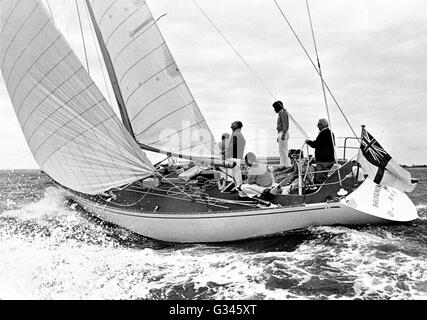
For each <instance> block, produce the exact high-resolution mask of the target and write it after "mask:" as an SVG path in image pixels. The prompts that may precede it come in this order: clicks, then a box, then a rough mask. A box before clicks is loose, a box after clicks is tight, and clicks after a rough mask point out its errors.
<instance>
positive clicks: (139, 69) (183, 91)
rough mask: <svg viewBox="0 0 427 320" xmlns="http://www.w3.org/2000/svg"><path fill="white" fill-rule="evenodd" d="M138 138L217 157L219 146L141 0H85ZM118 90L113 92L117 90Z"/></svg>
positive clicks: (166, 150)
mask: <svg viewBox="0 0 427 320" xmlns="http://www.w3.org/2000/svg"><path fill="white" fill-rule="evenodd" d="M87 3H88V6H89V9H90V10H91V11H92V13H93V16H94V19H95V21H94V25H96V27H97V28H99V30H100V33H101V36H102V39H101V40H100V39H98V40H100V41H102V42H103V44H104V45H105V47H106V49H107V50H108V55H109V57H108V58H109V59H110V60H111V64H112V67H113V68H114V72H115V78H116V81H117V83H118V86H119V89H120V94H121V95H122V97H123V103H124V106H125V107H126V111H127V114H128V117H129V120H130V123H131V125H132V130H133V133H134V135H135V138H136V140H137V141H138V142H139V143H140V144H142V145H146V146H148V147H150V148H153V149H156V150H159V151H161V152H164V153H172V154H175V155H180V156H181V155H182V156H185V157H188V158H221V156H220V152H219V148H218V146H217V144H216V143H215V139H214V138H213V136H212V133H211V131H210V130H209V127H208V125H207V123H206V120H205V119H204V117H203V115H202V113H201V111H200V109H199V107H198V105H197V103H196V102H195V100H194V98H193V96H192V94H191V92H190V90H189V88H188V86H187V84H186V82H185V80H184V78H183V76H182V75H181V73H180V70H179V68H178V66H177V64H176V62H175V60H174V58H173V57H172V55H171V53H170V51H169V49H168V46H167V44H166V42H165V40H164V38H163V36H162V34H161V32H160V30H159V28H158V26H157V23H156V21H155V20H154V19H153V16H152V14H151V12H150V9H149V8H148V6H147V4H146V2H145V1H143V0H137V1H135V0H121V1H116V0H88V1H87ZM116 95H117V93H116Z"/></svg>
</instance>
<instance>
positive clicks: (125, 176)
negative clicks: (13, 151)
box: [0, 0, 154, 194]
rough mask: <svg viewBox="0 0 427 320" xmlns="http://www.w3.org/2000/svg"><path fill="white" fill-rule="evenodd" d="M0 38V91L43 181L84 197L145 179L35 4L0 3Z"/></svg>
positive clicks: (133, 152)
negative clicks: (0, 88) (2, 88)
mask: <svg viewBox="0 0 427 320" xmlns="http://www.w3.org/2000/svg"><path fill="white" fill-rule="evenodd" d="M34 8H36V9H34ZM1 30H2V33H1V36H0V49H1V50H0V57H1V61H2V62H3V64H2V66H1V71H2V74H3V77H4V79H5V83H6V87H7V89H8V92H9V95H10V97H11V101H12V104H13V106H14V108H15V113H16V115H17V118H18V120H19V123H20V125H21V128H22V130H23V133H24V136H25V138H26V140H27V143H28V145H29V147H30V149H31V151H32V153H33V156H34V158H35V160H36V161H37V163H38V164H39V165H40V167H41V168H42V169H43V170H44V171H45V172H46V173H47V174H49V175H50V176H51V177H52V178H53V179H54V180H56V181H57V182H58V183H60V184H62V185H64V186H66V187H68V188H70V189H73V190H76V191H79V192H83V193H87V194H97V193H100V192H103V191H105V190H108V189H110V188H114V187H119V186H123V185H126V184H128V183H132V182H134V181H136V180H139V179H142V178H145V177H147V176H150V175H152V174H153V172H154V167H153V166H152V164H151V163H150V161H149V160H148V159H147V157H146V156H145V154H144V153H143V152H142V150H141V149H140V148H139V146H138V145H137V143H136V142H135V140H133V138H132V137H131V135H130V134H129V133H128V132H127V131H126V129H125V128H124V126H123V124H122V123H121V122H120V120H119V119H118V117H117V116H116V115H115V113H114V111H113V110H112V108H111V106H110V105H109V104H108V103H107V101H106V100H105V98H104V96H103V95H102V93H101V92H100V90H99V89H98V88H97V86H96V85H95V83H94V82H93V80H92V79H91V78H90V76H89V75H88V73H87V71H86V70H85V68H84V67H83V65H82V63H81V62H80V61H79V59H78V57H77V55H76V54H75V52H74V51H73V50H72V49H71V47H70V46H69V45H68V43H67V42H66V40H65V39H64V37H63V36H62V34H61V33H60V32H59V31H58V29H57V28H56V26H55V25H54V23H53V21H52V20H51V19H50V18H49V15H48V13H47V11H46V9H45V8H44V6H43V4H41V3H40V1H39V0H25V1H17V0H2V1H1Z"/></svg>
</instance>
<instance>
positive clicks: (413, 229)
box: [0, 187, 427, 300]
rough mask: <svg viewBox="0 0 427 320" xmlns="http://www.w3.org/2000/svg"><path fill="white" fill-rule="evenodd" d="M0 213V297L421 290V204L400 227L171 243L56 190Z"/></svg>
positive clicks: (407, 293) (425, 289)
mask: <svg viewBox="0 0 427 320" xmlns="http://www.w3.org/2000/svg"><path fill="white" fill-rule="evenodd" d="M43 190H44V193H45V194H44V196H43V197H41V198H40V200H38V201H35V202H30V203H27V202H26V203H24V204H21V203H20V201H19V199H16V198H13V199H10V200H12V201H14V202H15V204H13V205H11V206H10V207H9V208H6V210H5V211H3V212H2V213H0V257H2V258H1V259H0V299H280V300H282V299H425V298H427V262H426V261H427V259H426V257H427V249H426V246H425V243H426V241H427V239H426V230H427V223H426V222H425V217H426V206H425V205H424V204H418V205H417V209H418V211H419V213H420V216H422V220H420V221H419V222H416V223H412V224H410V225H406V226H389V227H364V228H345V227H315V228H309V229H307V230H303V231H294V232H288V233H285V234H283V235H281V236H277V237H273V238H267V239H259V240H250V241H245V242H240V243H236V244H227V245H221V246H219V245H215V246H214V245H173V244H167V243H161V242H157V241H154V240H149V239H146V238H144V237H141V236H138V235H135V234H133V233H131V232H129V231H126V230H124V229H122V228H119V227H116V226H112V225H109V224H107V223H103V222H101V221H99V220H98V219H96V218H93V217H91V216H89V215H88V214H87V213H85V212H82V211H80V210H79V209H78V208H76V207H75V206H70V205H69V204H68V203H67V201H66V200H65V199H64V196H63V194H62V192H61V191H60V190H58V189H56V188H54V187H47V188H44V189H43Z"/></svg>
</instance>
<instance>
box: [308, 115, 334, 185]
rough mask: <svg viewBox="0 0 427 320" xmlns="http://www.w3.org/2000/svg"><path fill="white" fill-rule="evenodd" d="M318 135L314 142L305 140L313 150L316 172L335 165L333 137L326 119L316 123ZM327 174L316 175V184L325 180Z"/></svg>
mask: <svg viewBox="0 0 427 320" xmlns="http://www.w3.org/2000/svg"><path fill="white" fill-rule="evenodd" d="M317 127H318V128H319V131H320V133H319V135H318V136H317V138H316V140H314V141H313V140H305V142H306V143H307V144H308V145H309V146H310V147H312V148H314V149H315V151H314V157H315V158H316V171H326V170H329V169H331V168H332V166H333V165H334V164H335V148H334V145H335V136H334V134H333V133H332V132H331V130H330V129H329V123H328V120H326V119H320V120H319V122H318V123H317ZM327 174H328V173H327V172H325V173H317V174H316V182H318V183H321V182H323V181H325V180H326V178H327Z"/></svg>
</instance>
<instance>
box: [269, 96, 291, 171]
mask: <svg viewBox="0 0 427 320" xmlns="http://www.w3.org/2000/svg"><path fill="white" fill-rule="evenodd" d="M273 108H274V111H275V112H276V113H277V114H278V117H277V133H278V137H277V143H278V144H279V155H280V165H279V167H278V168H277V170H283V169H285V168H288V167H290V166H291V163H290V161H289V158H288V140H289V115H288V112H287V111H286V109H285V108H284V107H283V102H282V101H276V102H275V103H273Z"/></svg>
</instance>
